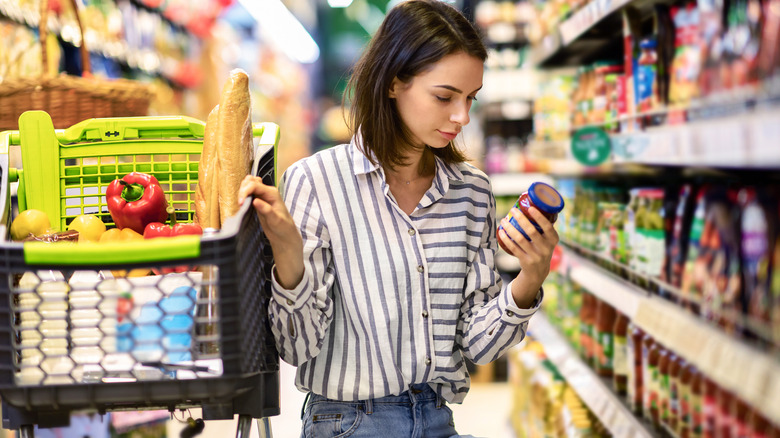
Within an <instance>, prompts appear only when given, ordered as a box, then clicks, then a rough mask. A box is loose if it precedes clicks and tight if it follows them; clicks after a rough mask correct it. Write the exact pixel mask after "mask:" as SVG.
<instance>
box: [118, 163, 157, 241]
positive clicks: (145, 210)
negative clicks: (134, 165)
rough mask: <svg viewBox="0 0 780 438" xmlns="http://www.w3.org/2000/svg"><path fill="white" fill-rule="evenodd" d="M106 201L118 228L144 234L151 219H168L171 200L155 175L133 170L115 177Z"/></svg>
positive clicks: (155, 220) (154, 220) (152, 220)
mask: <svg viewBox="0 0 780 438" xmlns="http://www.w3.org/2000/svg"><path fill="white" fill-rule="evenodd" d="M106 202H107V203H108V212H109V213H111V219H113V220H114V223H115V224H116V226H117V228H130V229H131V230H133V231H135V232H137V233H139V234H142V233H143V232H144V228H146V225H147V224H149V223H151V222H164V221H165V220H166V219H167V218H168V211H167V208H168V201H167V200H166V199H165V192H164V191H163V189H162V187H161V186H160V183H159V182H158V181H157V178H155V177H154V176H152V175H149V174H146V173H140V172H130V173H128V174H127V175H125V176H124V177H123V178H122V179H115V180H114V181H112V182H111V184H109V185H108V190H106Z"/></svg>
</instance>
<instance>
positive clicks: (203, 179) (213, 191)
mask: <svg viewBox="0 0 780 438" xmlns="http://www.w3.org/2000/svg"><path fill="white" fill-rule="evenodd" d="M218 115H219V105H217V106H215V107H214V109H213V110H211V112H210V113H209V117H208V119H206V132H205V134H204V136H203V151H202V152H201V154H200V162H199V163H198V190H197V191H196V192H195V221H196V222H197V223H198V225H200V226H201V227H202V228H219V227H220V225H221V224H220V220H219V191H218V190H219V187H218V186H217V184H218V183H217V181H219V175H218V171H219V170H218V169H217V123H218V117H219V116H218Z"/></svg>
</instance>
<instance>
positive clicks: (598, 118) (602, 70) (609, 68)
mask: <svg viewBox="0 0 780 438" xmlns="http://www.w3.org/2000/svg"><path fill="white" fill-rule="evenodd" d="M622 71H623V66H622V65H621V64H618V63H614V62H597V63H596V64H594V66H593V73H592V80H593V85H592V87H593V104H592V107H591V109H590V112H589V114H588V123H589V124H591V125H600V124H603V123H605V122H606V121H607V109H608V106H609V105H608V102H609V98H610V93H614V89H615V85H616V83H615V79H616V77H615V75H616V74H618V73H621V72H622ZM608 76H611V78H610V82H611V83H612V85H611V87H612V90H610V89H609V86H608V84H607V77H608ZM615 99H617V97H615ZM615 107H616V108H615V109H616V110H617V105H615Z"/></svg>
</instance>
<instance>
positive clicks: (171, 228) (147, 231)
mask: <svg viewBox="0 0 780 438" xmlns="http://www.w3.org/2000/svg"><path fill="white" fill-rule="evenodd" d="M167 211H168V215H169V216H170V218H171V225H168V224H165V223H162V222H152V223H149V224H147V225H146V228H144V239H154V238H157V237H174V236H184V235H187V234H194V235H201V234H203V228H201V226H200V225H198V224H195V223H192V224H184V223H177V222H176V211H175V210H174V209H173V207H168V208H167ZM189 270H190V267H189V266H174V267H172V268H162V269H152V271H154V273H155V274H157V275H160V274H170V273H172V272H187V271H189Z"/></svg>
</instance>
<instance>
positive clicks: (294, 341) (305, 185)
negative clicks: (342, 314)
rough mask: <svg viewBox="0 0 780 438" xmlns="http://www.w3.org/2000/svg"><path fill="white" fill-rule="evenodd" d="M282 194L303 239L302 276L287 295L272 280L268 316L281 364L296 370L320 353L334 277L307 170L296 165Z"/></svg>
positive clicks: (285, 179)
mask: <svg viewBox="0 0 780 438" xmlns="http://www.w3.org/2000/svg"><path fill="white" fill-rule="evenodd" d="M280 192H281V194H282V197H283V199H284V202H285V205H286V206H287V208H288V210H289V211H290V214H291V215H292V217H293V220H294V221H295V223H296V224H298V226H299V229H300V232H301V237H302V238H303V265H304V274H303V279H302V280H301V282H300V283H299V284H298V285H296V286H295V287H294V288H292V289H285V288H284V287H282V286H281V285H280V284H279V282H278V281H277V279H276V276H275V275H274V276H273V277H272V298H271V301H270V305H269V310H268V312H269V317H270V320H271V330H272V331H273V334H274V337H275V338H276V347H277V349H278V350H279V354H280V356H281V358H282V359H283V360H284V361H285V362H288V363H290V364H292V365H296V366H297V365H300V364H301V363H303V362H306V361H308V360H309V359H311V358H313V357H314V356H316V355H317V354H318V353H319V352H320V350H321V348H322V342H323V340H324V338H325V333H326V330H327V328H328V326H329V325H330V323H331V321H332V319H333V300H332V297H331V296H330V290H331V286H332V285H333V282H334V281H335V275H334V274H333V266H332V257H331V252H330V238H329V234H328V229H327V227H326V226H325V224H324V221H323V218H322V215H321V210H320V205H319V202H318V200H317V193H316V189H315V188H314V187H313V185H312V184H311V182H310V179H309V178H307V172H306V168H305V166H303V165H294V166H292V167H290V168H289V169H288V170H287V172H285V174H284V176H283V177H282V180H281V183H280ZM273 272H276V269H275V268H274V270H273Z"/></svg>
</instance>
